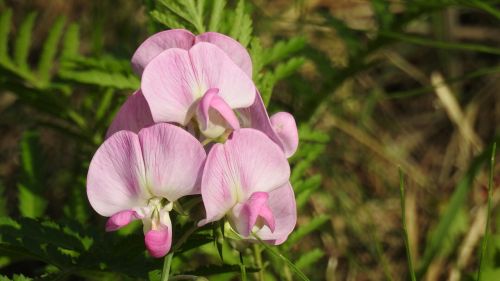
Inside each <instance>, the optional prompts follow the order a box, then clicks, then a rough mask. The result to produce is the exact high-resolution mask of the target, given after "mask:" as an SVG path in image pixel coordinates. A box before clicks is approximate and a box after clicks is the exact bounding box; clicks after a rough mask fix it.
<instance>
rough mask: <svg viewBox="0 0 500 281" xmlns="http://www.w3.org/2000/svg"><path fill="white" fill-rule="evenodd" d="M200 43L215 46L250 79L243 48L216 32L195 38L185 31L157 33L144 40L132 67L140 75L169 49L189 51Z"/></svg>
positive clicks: (246, 56)
mask: <svg viewBox="0 0 500 281" xmlns="http://www.w3.org/2000/svg"><path fill="white" fill-rule="evenodd" d="M200 42H207V43H211V44H213V45H215V46H217V47H218V48H219V49H221V50H222V51H223V52H224V53H225V54H226V55H227V56H228V57H229V58H230V59H231V60H232V61H233V62H234V63H235V64H236V65H237V66H238V67H239V68H241V70H242V71H243V72H244V73H245V74H246V75H247V76H248V77H252V60H251V59H250V55H249V54H248V52H247V50H246V49H245V47H243V46H242V45H241V44H240V43H238V41H236V40H234V39H233V38H231V37H229V36H226V35H224V34H221V33H217V32H206V33H203V34H200V35H198V36H195V35H194V34H192V33H191V32H189V31H188V30H185V29H171V30H166V31H162V32H158V33H156V34H153V35H152V36H151V37H149V38H148V39H146V40H145V41H144V42H143V43H142V44H141V45H140V46H139V48H137V50H136V51H135V53H134V55H133V56H132V67H133V69H134V71H135V72H136V73H137V74H139V75H142V72H143V71H144V69H145V68H146V66H147V65H148V64H149V63H150V62H151V61H152V60H153V59H154V58H155V57H156V56H158V55H159V54H161V53H162V52H163V51H165V50H167V49H170V48H179V49H184V50H189V49H191V48H192V47H193V46H194V45H195V44H198V43H200Z"/></svg>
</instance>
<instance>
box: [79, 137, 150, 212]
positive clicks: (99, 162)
mask: <svg viewBox="0 0 500 281" xmlns="http://www.w3.org/2000/svg"><path fill="white" fill-rule="evenodd" d="M144 175H145V169H144V161H143V158H142V152H141V146H140V144H139V138H138V137H137V135H136V134H135V133H132V132H129V131H120V132H117V133H115V134H113V135H112V136H111V137H109V138H108V139H107V140H106V141H105V142H104V143H103V144H102V145H101V146H100V147H99V148H98V149H97V151H96V153H95V154H94V157H93V158H92V161H91V162H90V166H89V171H88V174H87V196H88V198H89V201H90V205H92V207H93V208H94V210H96V212H97V213H99V214H100V215H103V216H108V217H109V216H111V215H114V214H116V213H118V212H120V211H124V210H130V209H132V208H134V207H140V206H143V205H144V204H146V200H147V198H149V196H150V195H149V193H148V191H147V189H146V184H145V177H144Z"/></svg>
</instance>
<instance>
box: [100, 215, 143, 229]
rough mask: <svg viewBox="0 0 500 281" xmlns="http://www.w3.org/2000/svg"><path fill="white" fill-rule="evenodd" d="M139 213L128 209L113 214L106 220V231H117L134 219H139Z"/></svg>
mask: <svg viewBox="0 0 500 281" xmlns="http://www.w3.org/2000/svg"><path fill="white" fill-rule="evenodd" d="M139 218H140V217H139V215H138V214H137V213H136V212H135V211H133V210H126V211H121V212H118V213H116V214H114V215H112V216H111V217H110V218H109V219H108V221H107V222H106V231H115V230H118V229H120V228H122V227H124V226H126V225H128V224H129V223H130V222H132V221H133V220H136V219H139Z"/></svg>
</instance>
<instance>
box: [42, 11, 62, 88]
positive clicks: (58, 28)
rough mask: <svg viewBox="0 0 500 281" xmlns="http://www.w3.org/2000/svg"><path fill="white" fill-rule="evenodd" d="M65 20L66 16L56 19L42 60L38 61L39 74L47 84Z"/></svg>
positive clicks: (44, 48) (44, 46)
mask: <svg viewBox="0 0 500 281" xmlns="http://www.w3.org/2000/svg"><path fill="white" fill-rule="evenodd" d="M65 21H66V20H65V18H64V17H60V18H58V19H57V20H56V22H55V23H54V25H53V26H52V28H51V30H50V32H49V34H48V36H47V40H46V41H45V44H44V45H43V50H42V53H41V55H40V61H39V62H38V75H39V78H40V80H41V81H42V82H43V83H45V84H47V83H48V82H49V80H50V76H51V70H52V66H53V64H54V63H53V62H54V58H55V56H56V53H57V46H58V44H59V40H60V39H61V36H62V34H63V28H64V23H65Z"/></svg>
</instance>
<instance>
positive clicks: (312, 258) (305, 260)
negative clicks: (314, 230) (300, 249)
mask: <svg viewBox="0 0 500 281" xmlns="http://www.w3.org/2000/svg"><path fill="white" fill-rule="evenodd" d="M324 255H325V252H323V251H322V250H321V249H318V248H315V249H314V250H312V251H309V252H307V253H306V254H304V255H303V256H301V257H300V258H299V259H298V260H297V261H296V262H295V266H297V267H298V268H300V269H305V268H307V267H308V266H311V265H312V264H314V263H316V262H317V261H318V260H319V259H321V258H322V257H323V256H324Z"/></svg>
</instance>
